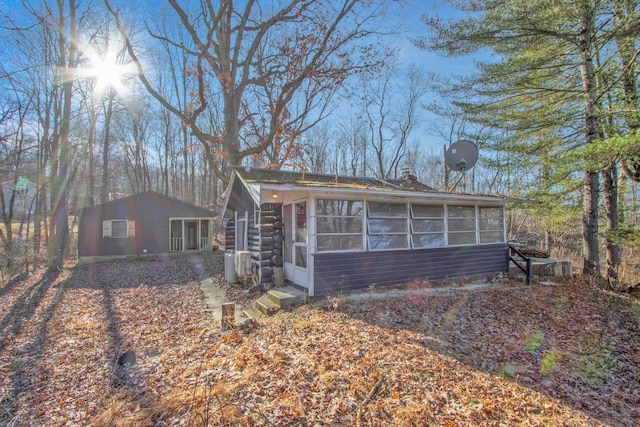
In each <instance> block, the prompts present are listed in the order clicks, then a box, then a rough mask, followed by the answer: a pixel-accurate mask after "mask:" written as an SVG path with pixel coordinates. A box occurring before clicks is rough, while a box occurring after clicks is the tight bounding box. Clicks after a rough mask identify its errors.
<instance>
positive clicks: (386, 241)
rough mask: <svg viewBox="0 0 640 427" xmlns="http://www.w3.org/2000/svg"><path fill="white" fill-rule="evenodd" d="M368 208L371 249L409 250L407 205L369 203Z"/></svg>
mask: <svg viewBox="0 0 640 427" xmlns="http://www.w3.org/2000/svg"><path fill="white" fill-rule="evenodd" d="M368 207H369V217H368V220H367V227H368V234H369V236H368V240H369V249H370V250H386V249H407V248H408V247H409V241H408V238H407V236H408V233H409V226H408V214H407V205H406V204H405V203H385V202H369V203H368Z"/></svg>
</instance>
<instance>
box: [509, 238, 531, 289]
mask: <svg viewBox="0 0 640 427" xmlns="http://www.w3.org/2000/svg"><path fill="white" fill-rule="evenodd" d="M508 246H509V248H508V250H507V257H508V258H509V261H510V262H513V263H514V264H515V265H516V267H518V268H519V269H520V270H522V272H523V273H524V274H525V277H526V280H527V285H530V284H531V277H532V275H533V274H532V270H533V269H532V268H531V258H529V257H528V256H525V255H524V254H523V253H522V252H520V251H519V250H518V249H516V248H515V247H513V246H511V245H508Z"/></svg>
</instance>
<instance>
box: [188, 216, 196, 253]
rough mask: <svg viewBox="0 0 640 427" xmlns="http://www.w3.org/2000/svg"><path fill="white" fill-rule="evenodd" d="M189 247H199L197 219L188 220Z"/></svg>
mask: <svg viewBox="0 0 640 427" xmlns="http://www.w3.org/2000/svg"><path fill="white" fill-rule="evenodd" d="M187 249H198V222H197V221H187Z"/></svg>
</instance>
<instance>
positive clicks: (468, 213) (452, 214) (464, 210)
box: [448, 206, 476, 218]
mask: <svg viewBox="0 0 640 427" xmlns="http://www.w3.org/2000/svg"><path fill="white" fill-rule="evenodd" d="M448 212H449V218H475V216H476V208H475V207H474V206H449V208H448Z"/></svg>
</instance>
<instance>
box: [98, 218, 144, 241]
mask: <svg viewBox="0 0 640 427" xmlns="http://www.w3.org/2000/svg"><path fill="white" fill-rule="evenodd" d="M135 235H136V223H135V221H128V220H126V219H110V220H107V221H102V237H111V238H114V239H126V238H127V237H133V236H135Z"/></svg>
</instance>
